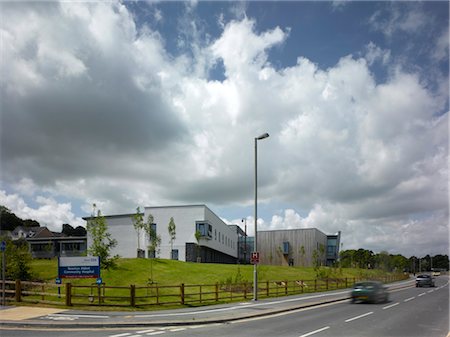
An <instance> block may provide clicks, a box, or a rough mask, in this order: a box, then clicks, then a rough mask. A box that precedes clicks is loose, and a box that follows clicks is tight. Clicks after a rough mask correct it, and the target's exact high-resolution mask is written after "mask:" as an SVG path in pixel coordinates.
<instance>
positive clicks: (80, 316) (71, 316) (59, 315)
mask: <svg viewBox="0 0 450 337" xmlns="http://www.w3.org/2000/svg"><path fill="white" fill-rule="evenodd" d="M47 316H48V317H69V318H74V319H76V318H109V316H102V315H69V314H51V315H47Z"/></svg>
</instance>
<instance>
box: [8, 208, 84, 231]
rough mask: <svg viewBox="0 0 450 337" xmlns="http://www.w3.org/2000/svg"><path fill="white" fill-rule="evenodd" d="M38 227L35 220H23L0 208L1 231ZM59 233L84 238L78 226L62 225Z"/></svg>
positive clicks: (81, 229) (81, 228)
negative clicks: (20, 227)
mask: <svg viewBox="0 0 450 337" xmlns="http://www.w3.org/2000/svg"><path fill="white" fill-rule="evenodd" d="M19 226H22V227H28V228H31V227H40V226H41V225H40V224H39V222H37V221H36V220H31V219H26V220H23V219H21V218H19V217H18V216H16V215H15V214H14V213H13V212H11V211H10V210H9V209H8V208H7V207H5V206H0V229H1V230H2V231H13V230H14V229H16V227H19ZM61 233H63V234H65V235H66V236H86V229H85V228H84V227H81V226H78V227H76V228H73V227H72V226H71V225H69V224H63V227H62V231H61Z"/></svg>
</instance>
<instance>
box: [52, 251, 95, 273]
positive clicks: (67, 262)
mask: <svg viewBox="0 0 450 337" xmlns="http://www.w3.org/2000/svg"><path fill="white" fill-rule="evenodd" d="M58 277H59V278H99V277H100V258H99V257H98V256H80V257H78V256H77V257H59V258H58Z"/></svg>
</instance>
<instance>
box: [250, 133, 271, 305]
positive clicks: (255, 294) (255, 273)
mask: <svg viewBox="0 0 450 337" xmlns="http://www.w3.org/2000/svg"><path fill="white" fill-rule="evenodd" d="M267 137H269V134H268V133H267V132H266V133H263V134H262V135H261V136H259V137H256V138H255V242H254V245H253V252H254V253H256V254H257V252H258V225H257V222H258V140H262V139H265V138H267ZM258 262H259V261H258ZM253 300H254V301H257V300H258V263H256V262H254V263H253Z"/></svg>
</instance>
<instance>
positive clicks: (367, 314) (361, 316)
mask: <svg viewBox="0 0 450 337" xmlns="http://www.w3.org/2000/svg"><path fill="white" fill-rule="evenodd" d="M372 314H373V311H369V312H366V313H365V314H362V315H359V316H356V317H352V318H349V319H346V320H345V322H346V323H348V322H351V321H354V320H355V319H359V318H363V317H366V316H369V315H372Z"/></svg>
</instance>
